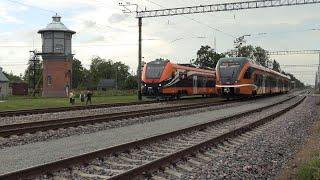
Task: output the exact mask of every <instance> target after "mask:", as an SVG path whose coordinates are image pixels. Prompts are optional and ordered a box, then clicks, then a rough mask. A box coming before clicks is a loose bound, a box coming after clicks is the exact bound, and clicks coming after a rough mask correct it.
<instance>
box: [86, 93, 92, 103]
mask: <svg viewBox="0 0 320 180" xmlns="http://www.w3.org/2000/svg"><path fill="white" fill-rule="evenodd" d="M91 97H92V92H91V91H87V94H86V98H87V101H86V105H88V103H89V102H90V104H92V102H91Z"/></svg>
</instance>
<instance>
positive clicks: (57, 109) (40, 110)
mask: <svg viewBox="0 0 320 180" xmlns="http://www.w3.org/2000/svg"><path fill="white" fill-rule="evenodd" d="M192 99H204V98H203V97H192V98H182V99H180V100H171V102H172V101H177V102H178V101H181V100H183V101H185V100H192ZM159 102H166V101H165V100H160V101H159ZM153 103H158V101H152V100H149V101H135V102H127V103H113V104H93V105H87V106H86V105H79V106H62V107H49V108H38V109H22V110H13V111H0V117H7V116H21V115H31V114H41V113H54V112H65V111H75V110H85V109H97V108H109V107H121V106H132V105H143V104H153Z"/></svg>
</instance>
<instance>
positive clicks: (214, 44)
mask: <svg viewBox="0 0 320 180" xmlns="http://www.w3.org/2000/svg"><path fill="white" fill-rule="evenodd" d="M213 48H214V52H217V39H216V36H214V35H213Z"/></svg>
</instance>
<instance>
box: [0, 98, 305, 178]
mask: <svg viewBox="0 0 320 180" xmlns="http://www.w3.org/2000/svg"><path fill="white" fill-rule="evenodd" d="M304 99H305V97H291V98H288V99H285V100H283V101H281V102H278V103H275V104H272V105H268V106H265V107H262V108H258V109H254V110H250V111H247V112H244V113H239V114H236V115H233V116H230V117H226V118H222V119H218V120H215V121H211V122H207V123H204V124H198V125H195V126H192V127H188V128H185V129H180V130H178V131H174V132H170V133H166V134H161V135H158V136H153V137H148V138H145V139H141V140H137V141H134V142H129V143H125V144H121V145H118V146H114V147H109V148H106V149H102V150H98V151H95V152H90V153H86V154H82V155H80V156H75V157H71V158H66V159H62V160H59V161H55V162H51V163H47V164H43V165H40V166H36V167H32V168H28V169H24V170H21V171H16V172H12V173H8V174H3V175H1V176H0V179H21V178H23V179H25V178H34V177H36V176H38V177H39V175H43V174H46V176H44V177H43V176H42V177H39V178H40V179H42V178H50V177H53V176H59V175H62V176H63V177H66V178H71V179H72V178H74V179H76V178H77V177H82V178H102V179H133V178H136V177H147V178H150V177H154V178H156V175H155V174H154V172H156V171H157V170H159V169H163V167H166V166H168V165H170V164H175V163H176V162H178V161H181V160H182V159H186V158H187V157H189V156H190V155H192V154H194V153H197V152H198V151H199V150H201V149H203V148H206V147H208V146H209V147H210V146H213V145H216V146H218V145H219V144H221V143H224V142H227V141H228V140H230V139H231V138H234V137H238V136H239V135H241V134H243V133H246V132H248V131H251V130H253V129H255V128H256V127H259V126H261V125H263V124H264V123H266V122H268V121H271V120H272V119H274V118H276V117H278V116H280V115H282V114H284V113H285V112H287V111H289V110H290V109H292V108H294V107H296V106H297V105H299V104H300V103H301V102H302V101H303V100H304ZM285 102H287V105H284V104H283V103H285ZM280 104H281V106H280ZM288 104H289V105H288ZM277 105H279V108H278V107H277V109H276V110H274V111H275V112H272V113H269V114H268V113H267V112H268V111H266V115H265V116H263V117H261V118H258V119H254V120H252V119H251V121H250V120H248V119H247V120H246V118H241V119H239V118H240V117H243V116H246V115H250V114H252V113H255V112H259V111H263V110H267V109H268V108H271V107H274V106H277ZM283 106H285V107H283ZM242 119H243V120H242ZM249 119H250V118H249ZM235 120H237V121H238V122H237V123H232V122H234V121H235ZM204 159H205V158H204ZM193 163H196V162H193ZM68 167H69V168H68ZM63 168H67V169H63ZM180 168H186V167H180ZM61 169H63V170H61ZM57 170H60V171H59V172H58V171H57ZM53 171H55V172H53ZM173 174H174V172H173Z"/></svg>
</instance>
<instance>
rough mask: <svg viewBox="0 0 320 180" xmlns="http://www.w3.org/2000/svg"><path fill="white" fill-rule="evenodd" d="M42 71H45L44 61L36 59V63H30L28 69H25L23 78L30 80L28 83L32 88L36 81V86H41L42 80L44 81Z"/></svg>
mask: <svg viewBox="0 0 320 180" xmlns="http://www.w3.org/2000/svg"><path fill="white" fill-rule="evenodd" d="M34 69H35V70H36V71H35V72H34ZM42 72H43V66H42V61H40V60H39V61H36V63H35V64H34V63H29V65H28V67H27V69H26V70H25V71H24V76H23V80H24V81H26V82H28V85H29V87H30V88H33V86H34V83H35V84H36V88H41V87H42V81H43V78H42ZM34 73H35V74H34ZM34 77H35V78H34Z"/></svg>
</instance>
